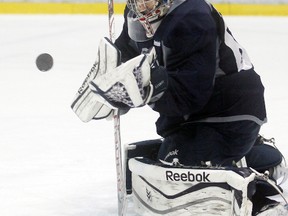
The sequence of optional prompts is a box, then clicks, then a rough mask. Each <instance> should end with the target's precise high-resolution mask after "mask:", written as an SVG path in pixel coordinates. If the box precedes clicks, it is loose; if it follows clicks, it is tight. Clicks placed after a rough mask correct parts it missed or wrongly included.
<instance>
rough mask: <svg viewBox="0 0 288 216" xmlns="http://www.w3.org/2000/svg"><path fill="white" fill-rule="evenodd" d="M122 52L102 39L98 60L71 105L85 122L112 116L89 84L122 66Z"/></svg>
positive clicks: (109, 108)
mask: <svg viewBox="0 0 288 216" xmlns="http://www.w3.org/2000/svg"><path fill="white" fill-rule="evenodd" d="M120 60H121V58H120V52H119V50H118V49H117V48H116V47H115V46H114V44H113V43H112V42H111V41H109V39H107V38H102V39H101V41H100V43H99V47H98V60H97V61H96V63H95V64H94V65H93V67H92V68H91V70H90V72H89V73H88V75H87V77H86V79H85V80H84V82H83V83H82V85H81V87H80V88H79V90H78V91H77V93H76V95H75V97H74V99H73V102H72V104H71V108H72V110H73V111H74V112H75V114H76V115H77V116H78V117H79V118H80V120H82V121H83V122H89V121H90V120H92V119H103V118H107V117H108V116H110V115H112V109H115V107H111V105H110V104H109V103H107V102H106V101H105V100H104V99H103V98H102V97H101V96H100V95H97V94H95V93H93V92H92V91H91V89H90V88H89V83H90V82H91V81H92V80H93V79H95V78H96V77H97V76H100V75H103V74H105V73H107V72H109V71H111V70H113V69H115V68H116V67H117V66H118V65H119V64H120Z"/></svg>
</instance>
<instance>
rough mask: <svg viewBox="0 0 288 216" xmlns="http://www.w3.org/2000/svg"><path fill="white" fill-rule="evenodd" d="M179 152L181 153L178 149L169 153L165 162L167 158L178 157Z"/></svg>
mask: <svg viewBox="0 0 288 216" xmlns="http://www.w3.org/2000/svg"><path fill="white" fill-rule="evenodd" d="M178 152H179V150H178V149H175V150H173V151H171V152H169V153H168V154H167V155H166V157H165V158H164V160H167V158H168V157H170V156H175V155H178Z"/></svg>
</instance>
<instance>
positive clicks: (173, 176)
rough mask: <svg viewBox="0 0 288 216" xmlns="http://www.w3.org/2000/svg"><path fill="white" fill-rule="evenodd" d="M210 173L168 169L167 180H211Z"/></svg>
mask: <svg viewBox="0 0 288 216" xmlns="http://www.w3.org/2000/svg"><path fill="white" fill-rule="evenodd" d="M209 175H210V174H207V173H205V172H202V173H196V174H195V173H191V172H190V171H188V172H182V173H177V172H172V171H166V180H167V181H183V182H194V181H196V182H210V180H209Z"/></svg>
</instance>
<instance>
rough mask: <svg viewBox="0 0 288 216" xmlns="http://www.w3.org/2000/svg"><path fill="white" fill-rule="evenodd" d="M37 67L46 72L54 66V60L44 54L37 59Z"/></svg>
mask: <svg viewBox="0 0 288 216" xmlns="http://www.w3.org/2000/svg"><path fill="white" fill-rule="evenodd" d="M36 66H37V68H38V69H39V70H40V71H42V72H46V71H48V70H50V69H51V68H52V66H53V58H52V56H51V55H50V54H48V53H42V54H40V55H39V56H38V57H37V58H36Z"/></svg>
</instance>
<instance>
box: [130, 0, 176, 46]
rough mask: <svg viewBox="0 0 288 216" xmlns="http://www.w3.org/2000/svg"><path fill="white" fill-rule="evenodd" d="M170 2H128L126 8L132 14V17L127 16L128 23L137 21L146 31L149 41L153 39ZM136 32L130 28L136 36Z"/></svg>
mask: <svg viewBox="0 0 288 216" xmlns="http://www.w3.org/2000/svg"><path fill="white" fill-rule="evenodd" d="M172 1H173V0H128V1H127V6H128V8H129V9H130V11H132V12H133V15H132V14H131V13H130V14H129V15H128V19H130V23H131V21H139V22H140V23H141V24H142V26H143V27H144V29H145V31H146V37H147V39H149V38H151V37H153V35H154V33H155V31H156V29H157V27H158V26H159V25H160V20H161V19H162V18H163V17H164V16H165V15H166V14H167V12H168V10H169V8H170V6H171V4H172ZM138 30H139V29H137V28H136V29H135V28H133V27H132V31H134V34H137V31H138ZM132 34H133V33H132ZM132 39H133V36H132ZM138 41H139V40H138Z"/></svg>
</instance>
